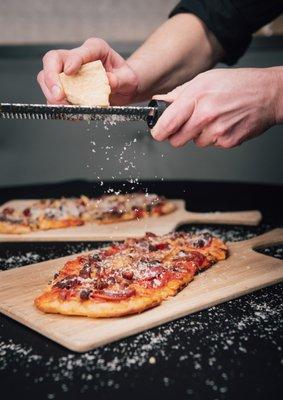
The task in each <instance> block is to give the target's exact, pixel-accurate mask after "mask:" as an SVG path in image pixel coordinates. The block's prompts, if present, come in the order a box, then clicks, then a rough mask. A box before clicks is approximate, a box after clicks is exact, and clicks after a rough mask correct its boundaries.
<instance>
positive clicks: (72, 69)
mask: <svg viewBox="0 0 283 400" xmlns="http://www.w3.org/2000/svg"><path fill="white" fill-rule="evenodd" d="M109 51H110V47H109V45H108V44H107V43H106V42H105V41H104V40H102V39H98V38H90V39H88V40H86V41H85V42H84V44H83V45H82V46H80V47H77V48H75V49H73V50H71V51H69V53H68V55H67V57H66V60H65V64H64V72H65V73H66V74H67V75H72V74H76V73H77V72H78V70H79V69H80V67H81V66H82V64H86V63H88V62H91V61H96V60H101V61H102V62H103V64H104V62H105V60H106V59H107V56H108V54H109Z"/></svg>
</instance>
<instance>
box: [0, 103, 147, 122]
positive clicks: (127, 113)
mask: <svg viewBox="0 0 283 400" xmlns="http://www.w3.org/2000/svg"><path fill="white" fill-rule="evenodd" d="M154 111H155V108H154V107H120V106H109V107H81V106H74V105H67V106H65V105H45V104H18V103H0V118H2V119H39V120H40V119H56V120H70V121H77V120H85V121H104V122H109V123H111V122H114V123H115V122H124V121H138V120H146V119H147V117H148V115H149V114H150V113H152V112H154Z"/></svg>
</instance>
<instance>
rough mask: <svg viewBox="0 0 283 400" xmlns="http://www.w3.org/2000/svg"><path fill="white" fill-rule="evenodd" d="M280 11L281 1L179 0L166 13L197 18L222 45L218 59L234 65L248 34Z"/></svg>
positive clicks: (245, 46)
mask: <svg viewBox="0 0 283 400" xmlns="http://www.w3.org/2000/svg"><path fill="white" fill-rule="evenodd" d="M282 12H283V1H282V0H182V1H180V3H179V4H178V5H177V6H176V7H175V8H174V10H173V11H172V12H171V13H170V17H173V16H174V15H176V14H180V13H191V14H195V15H196V16H197V17H199V18H200V19H201V20H202V21H203V22H204V23H205V25H206V26H207V28H208V29H209V30H210V31H211V32H212V33H213V34H214V35H215V37H216V38H217V39H218V41H219V43H220V44H221V45H222V47H223V49H224V51H225V56H224V59H223V60H222V61H223V62H225V63H226V64H228V65H232V64H234V63H235V62H236V61H237V60H238V59H239V58H240V57H241V56H242V55H243V54H244V52H245V50H246V49H247V47H248V45H249V44H250V42H251V39H252V34H253V33H254V32H255V31H257V30H258V29H259V28H261V27H262V26H264V25H265V24H267V23H268V22H270V21H272V20H273V19H274V18H276V17H277V16H279V15H280V14H281V13H282Z"/></svg>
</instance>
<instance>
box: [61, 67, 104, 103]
mask: <svg viewBox="0 0 283 400" xmlns="http://www.w3.org/2000/svg"><path fill="white" fill-rule="evenodd" d="M59 77H60V81H61V84H62V87H63V90H64V92H65V94H66V97H67V100H68V102H69V103H71V104H76V105H80V106H108V105H109V95H110V92H111V89H110V86H109V81H108V78H107V74H106V71H105V69H104V67H103V65H102V62H101V61H100V60H98V61H93V62H90V63H87V64H84V65H82V66H81V68H80V69H79V71H78V73H77V74H76V75H66V74H65V73H64V72H62V73H61V74H59Z"/></svg>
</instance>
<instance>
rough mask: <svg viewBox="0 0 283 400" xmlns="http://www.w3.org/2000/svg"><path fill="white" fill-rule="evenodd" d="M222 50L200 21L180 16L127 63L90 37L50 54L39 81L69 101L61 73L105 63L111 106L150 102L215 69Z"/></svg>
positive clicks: (49, 93) (53, 98)
mask: <svg viewBox="0 0 283 400" xmlns="http://www.w3.org/2000/svg"><path fill="white" fill-rule="evenodd" d="M221 56H222V48H221V46H220V45H219V43H218V42H217V40H216V39H215V37H214V35H213V34H212V33H211V32H210V31H209V30H208V29H207V28H206V26H205V25H204V24H203V23H202V22H201V21H200V19H199V18H198V17H196V16H194V15H192V14H178V15H176V16H174V17H173V18H171V19H169V20H168V21H166V22H165V23H164V24H163V25H162V26H161V27H160V28H159V29H157V31H156V32H154V33H153V34H152V35H151V36H150V38H149V39H148V40H147V41H146V42H145V43H144V44H143V45H142V46H141V47H140V48H139V49H138V50H137V51H136V52H135V53H134V54H133V55H132V56H131V57H130V58H129V59H128V61H127V62H126V61H125V60H124V59H123V58H122V57H121V56H120V55H119V54H118V53H116V52H115V51H114V50H113V49H111V47H110V46H109V45H108V44H107V43H106V42H105V41H103V40H101V39H98V38H90V39H88V40H86V41H85V43H83V45H82V46H80V47H78V48H75V49H72V50H51V51H49V52H48V53H47V54H46V55H45V56H44V57H43V69H42V71H40V73H39V74H38V78H37V79H38V82H39V84H40V86H41V89H42V91H43V93H44V95H45V97H46V98H47V101H48V102H49V103H52V104H62V103H65V102H66V99H65V95H64V92H63V90H62V88H61V85H60V81H59V77H58V74H59V73H60V72H62V71H64V72H65V73H66V74H70V75H71V74H75V73H76V72H77V71H78V70H79V68H80V67H81V65H82V64H84V63H87V62H90V61H94V60H98V59H100V60H102V62H103V64H104V67H105V69H106V71H107V73H108V78H109V83H110V86H111V91H112V96H111V104H112V105H123V104H129V103H132V102H137V101H141V100H147V99H150V98H151V97H152V95H153V94H155V93H165V92H168V91H169V90H171V89H173V88H174V87H176V86H177V85H180V84H182V83H184V82H185V81H187V80H189V79H191V78H193V77H194V76H195V75H197V74H198V73H199V72H202V71H205V70H206V69H208V68H211V67H212V66H213V65H215V63H216V62H217V61H218V60H219V59H220V58H221Z"/></svg>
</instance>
